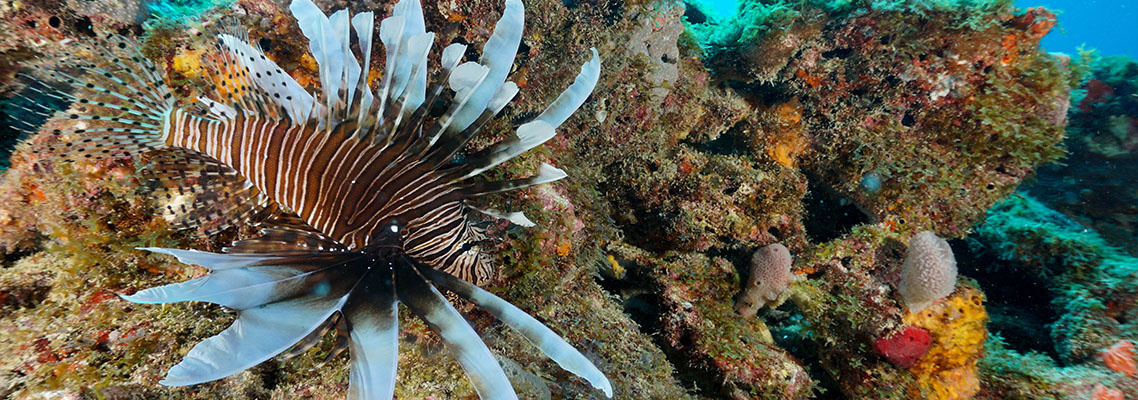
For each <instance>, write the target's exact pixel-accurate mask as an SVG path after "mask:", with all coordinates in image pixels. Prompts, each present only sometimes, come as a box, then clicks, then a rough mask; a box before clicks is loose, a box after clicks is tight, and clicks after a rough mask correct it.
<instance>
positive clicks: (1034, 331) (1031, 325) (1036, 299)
mask: <svg viewBox="0 0 1138 400" xmlns="http://www.w3.org/2000/svg"><path fill="white" fill-rule="evenodd" d="M971 240H972V239H963V240H953V241H950V242H949V244H950V245H951V246H952V251H953V253H954V254H955V255H956V264H957V266H958V268H959V269H960V274H961V275H964V276H967V277H970V278H973V279H975V280H976V281H977V282H978V283H979V284H980V288H981V289H983V291H984V296H985V297H986V298H987V300H986V301H985V302H984V306H985V308H986V309H987V311H988V317H989V318H990V321H989V322H988V329H989V330H990V331H991V332H993V333H996V334H998V335H1000V336H1001V337H1003V338H1004V340H1005V342H1006V344H1007V346H1008V347H1009V348H1011V349H1013V350H1016V351H1018V352H1020V353H1024V354H1026V353H1028V352H1032V351H1034V352H1037V353H1042V354H1046V355H1048V356H1049V357H1051V358H1052V359H1054V360H1056V361H1058V360H1060V357H1059V353H1058V352H1057V350H1056V347H1055V342H1054V341H1052V339H1051V324H1052V323H1054V322H1055V321H1056V320H1058V318H1059V315H1058V314H1057V313H1056V312H1055V309H1054V308H1053V306H1052V300H1053V297H1054V294H1053V293H1051V290H1050V289H1049V288H1048V287H1047V286H1048V285H1047V282H1046V278H1044V277H1041V276H1039V274H1038V273H1035V272H1032V271H1028V270H1025V269H1023V268H1016V267H1015V266H1014V265H1011V264H1010V263H1009V262H1007V261H1002V260H1000V259H999V258H997V257H994V256H993V255H991V254H990V253H988V252H986V251H984V249H983V245H979V244H978V243H977V245H975V246H973V245H969V242H970V241H971Z"/></svg>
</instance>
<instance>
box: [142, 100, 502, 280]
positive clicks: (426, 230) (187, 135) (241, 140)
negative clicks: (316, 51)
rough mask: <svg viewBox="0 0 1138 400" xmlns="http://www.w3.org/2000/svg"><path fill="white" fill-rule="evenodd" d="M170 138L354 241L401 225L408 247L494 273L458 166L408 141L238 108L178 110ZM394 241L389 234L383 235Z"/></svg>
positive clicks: (454, 265)
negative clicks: (232, 111) (199, 112)
mask: <svg viewBox="0 0 1138 400" xmlns="http://www.w3.org/2000/svg"><path fill="white" fill-rule="evenodd" d="M165 126H167V127H168V132H167V134H166V135H165V138H164V139H165V141H166V144H167V145H168V146H172V147H180V148H185V149H190V150H194V151H197V152H200V153H203V154H206V155H208V156H210V157H212V158H214V159H217V160H218V161H220V162H221V163H223V164H225V165H227V166H229V167H231V168H233V169H234V170H236V171H237V172H238V173H239V174H240V175H241V176H243V177H244V178H245V179H247V180H248V181H249V182H250V183H251V184H252V185H253V186H254V187H256V188H257V189H258V190H259V191H260V192H261V193H263V194H265V195H266V196H268V197H269V198H270V199H272V200H273V201H276V202H277V203H278V204H280V205H281V206H284V207H285V208H287V209H289V210H292V211H293V212H295V213H296V214H297V215H298V216H300V217H301V219H303V220H304V221H305V222H307V223H308V225H309V226H311V227H312V228H315V230H316V231H319V232H321V233H323V234H324V235H326V236H328V237H329V238H331V239H333V240H335V241H337V242H339V243H342V244H343V245H344V246H346V247H347V248H348V249H363V248H365V247H367V246H369V245H375V244H379V243H375V242H374V240H376V239H375V238H378V237H381V236H385V235H387V234H388V233H387V232H383V231H382V230H385V229H390V227H391V226H393V225H394V226H396V227H398V229H399V233H400V238H401V239H402V240H401V246H402V247H403V248H404V251H405V252H406V253H407V254H408V255H411V256H413V257H415V258H417V259H419V260H420V261H423V262H425V263H427V264H428V265H431V266H434V267H436V268H439V269H442V270H444V271H446V272H448V273H452V274H454V275H456V276H459V277H460V278H463V279H465V280H469V281H473V282H484V281H486V280H487V279H489V278H490V277H491V275H492V273H493V270H492V267H491V265H490V263H489V260H488V259H487V257H486V256H485V255H484V254H483V253H482V252H481V251H480V249H479V248H478V246H477V242H478V241H480V240H482V239H483V238H484V236H483V234H482V233H481V232H479V231H478V230H477V229H475V228H474V227H472V226H471V224H470V222H469V219H468V218H467V215H466V211H465V210H464V209H463V205H462V200H463V199H464V198H465V197H466V194H465V193H464V192H463V190H462V188H463V187H462V186H461V185H459V184H458V183H456V182H455V180H456V178H457V176H456V174H455V173H448V171H446V170H436V169H435V168H434V167H433V166H431V165H428V163H424V162H420V160H419V158H410V157H409V156H411V157H413V156H415V154H410V155H408V154H407V152H406V151H405V150H407V147H408V146H410V143H386V144H382V143H381V144H376V143H373V140H372V139H370V138H371V137H372V136H373V135H369V134H366V133H365V134H361V133H360V132H356V131H355V129H354V124H341V125H340V126H338V127H337V128H335V129H333V130H331V131H330V132H324V131H320V130H317V129H316V128H315V124H306V125H303V126H297V125H294V124H292V123H290V122H289V121H288V120H277V119H274V118H266V117H260V116H255V115H254V116H244V115H238V116H236V117H234V118H233V119H231V120H213V119H207V118H202V117H198V116H194V115H191V114H188V113H186V112H184V111H182V110H180V109H178V110H174V111H173V112H171V113H170V114H169V117H168V120H167V123H166V124H165ZM384 244H390V243H384Z"/></svg>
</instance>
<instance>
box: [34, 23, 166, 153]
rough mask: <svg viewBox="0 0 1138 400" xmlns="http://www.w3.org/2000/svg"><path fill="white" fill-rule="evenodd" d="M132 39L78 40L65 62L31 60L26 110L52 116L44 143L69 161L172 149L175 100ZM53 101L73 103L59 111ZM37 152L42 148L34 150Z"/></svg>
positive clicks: (62, 60) (48, 117)
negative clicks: (171, 118) (168, 140)
mask: <svg viewBox="0 0 1138 400" xmlns="http://www.w3.org/2000/svg"><path fill="white" fill-rule="evenodd" d="M139 48H140V46H139V45H138V43H137V42H135V41H134V40H132V39H129V38H126V37H122V36H118V35H110V36H107V37H106V38H99V39H91V40H90V41H76V42H74V43H73V44H72V47H71V48H70V49H69V51H66V52H65V53H64V54H62V55H61V56H60V57H59V59H53V60H50V61H48V60H44V59H38V60H36V61H35V62H33V63H32V67H33V69H32V71H31V73H30V74H22V75H21V76H22V77H23V78H24V79H25V80H26V81H27V88H28V90H27V92H26V93H27V95H24V98H23V99H22V100H23V102H24V103H26V104H28V105H27V106H25V107H23V108H24V111H26V112H29V113H33V114H36V115H40V116H43V117H46V118H47V119H48V121H47V123H46V124H45V125H44V126H43V128H42V129H40V130H41V131H46V133H49V134H50V135H52V136H54V137H55V138H54V139H51V140H45V141H43V144H41V145H39V146H40V147H42V148H39V149H36V150H46V151H47V152H48V153H51V154H55V155H58V156H59V157H62V158H64V159H67V160H83V159H87V160H91V159H96V160H97V159H105V158H111V157H128V156H131V155H135V154H140V153H145V152H149V151H152V150H155V149H160V148H164V147H165V135H166V134H167V133H168V128H167V125H166V119H167V117H168V116H169V115H170V113H171V112H172V111H173V110H174V108H175V104H176V100H175V98H174V95H173V94H172V93H171V92H170V89H169V88H168V87H167V86H166V84H165V82H164V81H163V80H162V78H161V75H160V74H159V71H158V69H157V68H156V67H155V66H154V64H153V63H152V62H150V60H148V59H147V58H146V57H143V56H142V54H141V53H139V50H138V49H139ZM46 102H62V103H67V104H70V105H71V106H70V107H69V108H68V109H66V110H64V111H61V112H54V110H53V109H52V107H49V106H48V105H47V104H45V103H46ZM34 149H35V148H34Z"/></svg>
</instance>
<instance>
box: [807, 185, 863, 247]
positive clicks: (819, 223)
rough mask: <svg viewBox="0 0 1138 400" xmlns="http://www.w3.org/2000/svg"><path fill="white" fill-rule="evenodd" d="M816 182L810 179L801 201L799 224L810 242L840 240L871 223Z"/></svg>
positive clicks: (850, 203)
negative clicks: (801, 213)
mask: <svg viewBox="0 0 1138 400" xmlns="http://www.w3.org/2000/svg"><path fill="white" fill-rule="evenodd" d="M820 181H821V179H818V178H817V177H814V176H810V177H809V180H808V182H809V183H808V188H807V191H806V197H804V198H803V199H802V202H803V204H804V206H805V208H806V216H805V218H804V219H803V221H802V224H803V225H804V226H805V227H806V235H807V236H809V237H810V240H811V241H812V242H814V243H823V242H828V241H831V240H834V239H837V238H840V237H842V236H844V235H845V234H847V233H850V231H851V230H852V229H853V228H854V227H855V226H858V225H861V224H866V223H870V222H871V221H870V218H869V216H868V215H865V213H863V212H862V211H861V210H860V209H858V207H857V205H856V204H854V202H852V201H850V200H849V199H846V198H845V197H842V196H841V195H840V194H838V193H837V192H836V191H834V190H831V189H829V188H827V187H824V186H823V184H821V183H819V182H820Z"/></svg>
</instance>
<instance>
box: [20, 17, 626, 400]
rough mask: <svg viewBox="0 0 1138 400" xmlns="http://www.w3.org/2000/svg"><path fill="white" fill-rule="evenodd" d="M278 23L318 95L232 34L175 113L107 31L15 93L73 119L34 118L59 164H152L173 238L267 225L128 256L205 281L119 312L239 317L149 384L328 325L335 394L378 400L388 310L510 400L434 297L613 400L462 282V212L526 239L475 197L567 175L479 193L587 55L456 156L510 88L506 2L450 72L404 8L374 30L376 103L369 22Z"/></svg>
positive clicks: (564, 104)
mask: <svg viewBox="0 0 1138 400" xmlns="http://www.w3.org/2000/svg"><path fill="white" fill-rule="evenodd" d="M289 9H290V10H291V12H292V15H293V16H294V17H295V18H296V20H297V22H298V24H299V26H300V29H301V32H302V33H303V34H304V36H305V37H307V39H308V41H309V48H310V50H311V55H312V57H313V58H314V59H315V60H316V62H317V65H318V67H319V78H320V90H319V92H318V93H316V94H315V95H314V94H312V93H309V92H307V91H306V90H305V89H304V87H303V86H301V85H300V84H298V83H297V81H296V80H294V79H293V78H292V77H291V76H290V75H289V74H287V73H285V72H284V71H282V70H281V69H280V68H279V67H278V66H277V64H276V63H275V62H274V61H273V60H271V59H269V58H267V57H266V56H265V54H264V52H263V51H262V49H261V48H260V47H259V46H258V45H257V44H252V43H250V41H249V40H248V37H247V33H245V32H243V31H242V30H241V29H237V28H233V27H232V26H230V28H232V29H220V30H219V31H224V32H222V33H219V34H218V35H217V38H216V39H217V40H216V44H215V50H216V52H215V53H216V54H212V55H211V56H210V57H206V58H205V60H206V61H207V62H208V63H207V65H206V67H207V68H203V70H204V71H205V72H206V73H207V74H210V77H211V78H212V81H213V82H214V89H215V92H216V95H215V96H214V97H215V98H213V99H209V98H204V97H199V98H198V102H197V103H194V104H193V105H192V106H190V107H179V106H178V105H177V101H176V99H175V96H174V95H173V94H172V93H171V91H170V89H169V88H168V87H167V86H166V85H165V83H164V81H163V78H162V76H161V75H160V74H159V73H158V70H157V69H156V68H155V66H154V64H153V63H152V62H150V61H149V60H147V59H146V58H145V57H143V56H142V55H141V53H140V52H139V50H138V47H139V46H138V45H137V43H136V42H133V41H131V40H130V39H127V38H124V37H121V36H117V35H109V36H107V37H105V38H96V39H92V41H91V42H88V43H82V44H79V45H80V46H82V50H81V51H77V52H75V53H74V55H75V56H77V57H80V58H83V59H84V60H94V61H84V62H80V63H79V64H78V66H77V67H76V68H77V69H78V70H80V71H79V72H75V70H64V69H56V70H49V71H45V72H42V73H43V74H46V76H47V77H49V78H43V79H40V80H36V81H34V82H33V83H38V85H34V84H31V85H30V86H29V88H30V89H32V90H34V91H35V93H36V94H38V95H41V96H48V97H50V98H52V99H55V100H57V101H62V102H67V103H70V104H72V111H66V112H63V113H59V114H54V117H53V120H52V121H49V122H51V123H53V124H55V125H56V126H62V128H59V129H49V128H50V127H47V128H44V130H45V131H48V130H50V132H51V134H54V135H56V136H57V137H58V140H57V141H55V142H53V144H50V145H48V146H49V148H48V149H47V150H49V151H51V152H54V153H53V154H57V155H59V156H61V157H63V158H64V159H66V160H82V159H96V160H100V159H108V158H114V157H124V156H132V155H145V156H148V157H149V160H150V162H149V164H147V165H145V166H143V173H144V174H145V176H147V177H149V178H150V179H151V181H152V182H155V183H156V184H157V187H156V188H155V190H154V192H153V193H156V198H157V199H158V200H159V201H160V202H161V204H163V205H164V206H165V207H164V213H165V214H164V215H165V217H167V219H168V220H169V221H170V222H172V223H173V224H175V225H176V226H178V227H181V228H199V232H202V231H204V232H205V233H213V232H216V230H217V229H218V228H219V227H225V226H229V225H231V224H232V223H234V222H235V221H238V220H243V219H247V218H248V216H249V215H251V214H252V213H254V212H267V213H269V214H270V215H271V217H268V218H267V219H266V221H265V222H264V223H263V224H264V226H263V229H262V230H261V231H260V233H259V236H257V237H254V238H251V239H245V240H239V241H236V242H234V243H233V244H232V245H231V247H227V248H225V249H224V250H223V252H222V253H212V252H204V251H195V250H179V249H169V248H145V249H143V250H148V251H150V252H154V253H162V254H166V255H170V256H173V257H176V258H177V260H178V261H180V262H182V263H185V264H194V265H200V266H203V267H206V268H207V269H209V270H210V273H209V274H208V275H206V276H204V277H202V278H198V279H192V280H189V281H185V282H181V283H175V284H170V285H166V286H160V287H155V288H150V289H146V290H142V291H139V292H137V293H135V294H133V295H124V296H122V297H123V298H124V299H126V300H129V301H132V302H136V303H146V304H157V303H171V302H183V301H202V302H209V303H215V304H219V305H222V306H224V307H227V308H229V309H233V310H236V311H237V318H236V320H235V322H233V324H232V325H231V326H229V327H228V328H227V329H225V330H224V331H223V332H221V333H220V334H218V335H216V336H213V337H210V338H208V339H206V340H204V341H202V342H200V343H198V344H196V345H195V346H194V347H193V348H192V349H191V350H190V351H189V353H188V354H186V356H185V357H184V359H183V360H182V361H181V362H180V363H179V364H177V365H175V366H174V367H173V368H171V369H170V371H169V372H168V373H167V375H166V376H165V378H164V379H163V380H162V381H161V383H162V384H164V385H169V386H184V385H193V384H198V383H202V382H208V381H213V380H216V379H220V378H224V377H227V376H230V375H233V374H236V373H238V372H241V371H243V370H245V369H248V368H250V367H253V366H255V365H257V364H259V363H261V362H264V361H266V360H268V359H270V358H272V357H274V356H277V355H278V354H281V353H283V352H286V351H290V350H291V352H292V353H296V352H299V351H303V350H305V349H307V348H311V347H312V346H314V345H315V344H316V343H317V342H318V341H319V339H320V338H321V337H322V336H323V335H324V333H325V332H328V331H329V330H332V329H336V330H337V332H339V335H338V338H339V341H340V342H339V343H338V346H337V347H338V348H341V349H344V348H346V349H347V350H348V351H349V354H350V359H351V372H350V377H349V397H350V398H359V399H390V398H392V396H393V393H394V385H395V376H396V364H397V341H398V332H399V328H398V327H399V321H398V314H397V311H398V305H399V304H400V303H402V304H403V305H405V306H406V307H407V308H408V309H409V310H410V311H411V312H412V313H413V314H415V315H416V316H417V317H418V318H420V319H422V320H423V321H425V322H426V324H427V326H428V327H429V328H430V329H431V330H432V331H434V332H435V333H436V334H437V335H438V336H439V338H440V339H441V341H442V342H443V343H444V344H445V346H446V347H447V349H448V350H449V351H450V352H451V353H452V355H453V356H454V357H455V358H456V359H457V361H458V363H459V365H460V366H461V367H462V368H463V369H464V370H465V372H466V374H467V376H468V377H469V379H470V381H471V383H472V384H473V386H474V388H475V390H476V391H477V392H478V394H479V396H480V397H481V398H486V399H513V398H517V395H516V394H515V393H514V390H513V387H512V386H511V384H510V382H509V380H508V379H507V377H506V375H505V374H504V373H503V370H502V368H501V366H500V365H499V363H498V361H497V360H496V359H495V357H494V355H492V354H491V352H490V350H489V349H488V348H487V347H486V345H485V344H484V343H483V342H482V340H481V339H480V338H479V336H478V334H477V333H476V332H475V331H474V329H473V328H472V327H471V326H470V324H469V323H468V322H467V321H466V320H465V319H464V318H463V316H462V315H461V314H459V313H458V312H457V311H456V310H455V308H454V307H453V306H452V305H451V303H450V302H449V300H447V298H446V297H445V296H444V295H443V294H442V292H440V290H439V288H441V289H445V290H446V291H449V292H451V293H453V294H454V295H457V296H458V297H460V298H463V299H465V300H467V301H469V302H471V303H473V304H474V305H476V306H478V307H480V308H482V309H483V310H485V311H486V312H488V313H489V314H490V315H492V316H494V317H496V318H497V319H498V320H500V321H502V322H503V323H504V324H506V325H507V326H509V327H511V328H513V329H514V330H515V331H517V332H519V333H520V334H521V335H522V336H524V337H525V338H526V339H528V340H529V341H530V342H531V343H532V344H533V345H535V346H536V347H537V348H538V349H540V350H541V351H542V352H544V353H545V354H546V355H547V356H549V357H550V358H551V359H553V360H554V361H555V362H557V363H558V364H559V365H560V366H561V367H562V368H564V369H566V370H568V371H569V372H572V373H574V374H576V375H578V376H580V377H582V378H584V379H585V380H586V381H588V382H589V383H590V384H591V385H593V386H594V387H596V388H598V389H600V390H602V391H603V392H604V393H605V394H606V395H607V396H608V397H612V385H611V384H610V383H609V381H608V380H607V379H606V378H605V376H604V375H603V374H602V373H601V372H600V370H599V369H597V367H596V366H594V365H593V363H592V362H590V361H589V360H588V359H587V358H586V357H585V356H584V355H582V354H581V353H580V352H578V351H577V350H576V349H574V348H573V347H572V346H570V345H569V344H568V343H566V341H565V340H564V339H562V338H561V337H560V336H558V335H557V334H556V333H554V332H553V331H552V330H550V329H549V328H548V327H546V326H545V325H543V324H542V323H541V322H539V321H538V320H537V319H535V318H533V317H532V316H530V315H528V314H527V313H525V312H523V311H521V310H520V309H518V308H517V307H515V306H513V305H511V304H509V303H508V302H506V301H504V300H502V299H500V298H498V297H496V296H494V295H493V294H491V293H490V292H488V291H486V290H484V289H481V288H479V287H478V286H476V285H475V284H472V283H470V282H468V281H475V282H479V281H483V280H485V279H486V278H488V276H489V274H491V273H492V266H491V265H490V260H489V256H488V255H487V254H485V253H484V251H483V250H482V249H481V245H482V244H485V241H486V240H487V236H488V234H487V233H486V232H485V230H484V228H481V227H479V226H478V225H477V224H476V223H474V222H473V221H472V220H471V218H470V217H469V215H468V214H469V213H471V212H472V210H473V211H478V212H481V213H484V214H487V215H490V216H493V217H497V218H503V219H507V220H509V221H511V222H513V223H516V224H518V225H526V226H529V225H533V224H532V222H530V221H529V220H528V219H527V218H526V217H525V216H524V215H522V214H521V213H517V212H514V213H506V212H500V211H495V210H492V209H484V208H478V207H477V206H475V205H474V204H473V203H474V202H473V201H472V200H474V199H475V198H478V197H480V196H485V195H489V194H495V193H502V192H508V191H513V190H518V189H523V188H526V187H530V186H534V185H539V184H543V183H548V182H552V181H555V180H558V179H561V178H564V177H566V174H565V172H563V171H562V170H560V169H558V168H555V167H553V166H550V165H548V164H543V165H542V166H541V167H540V169H539V171H538V173H537V174H536V175H534V176H532V177H529V178H524V179H517V180H508V181H496V182H488V181H486V180H485V179H475V178H476V177H479V176H480V175H481V174H482V173H483V172H484V171H487V170H488V169H491V168H494V167H495V166H498V165H500V164H502V163H503V162H505V161H507V160H510V159H511V158H514V157H515V156H518V155H520V154H522V153H524V152H526V151H528V150H530V149H532V148H534V147H536V146H539V145H541V144H542V143H544V142H545V141H547V140H549V139H550V138H552V137H553V136H554V135H555V128H557V127H558V126H559V125H560V124H561V123H562V122H564V121H565V120H566V119H567V118H569V116H570V115H571V114H573V112H575V111H576V110H577V108H578V107H580V106H581V104H583V103H584V102H585V100H586V98H587V97H588V96H589V95H590V94H591V93H592V90H593V87H594V86H595V85H596V83H597V80H598V78H599V74H600V60H599V58H598V57H597V53H596V49H592V50H591V52H592V55H591V59H590V60H589V61H588V62H587V63H585V64H584V65H583V66H582V67H581V72H580V74H579V75H578V76H577V77H576V79H575V80H574V81H573V83H572V84H571V85H570V86H569V87H568V88H567V89H566V90H565V91H564V92H563V93H561V94H560V96H558V97H557V98H556V99H555V100H554V101H553V103H552V104H550V105H549V106H548V107H547V108H545V110H544V111H543V112H541V113H540V114H539V115H537V117H536V118H534V119H533V120H532V121H529V122H527V123H524V124H521V125H520V126H518V127H517V130H516V132H515V133H516V135H514V136H511V137H509V138H507V139H505V140H502V141H500V142H498V143H497V144H494V145H491V146H489V147H487V148H485V149H483V150H481V151H477V152H474V153H472V154H469V155H465V157H464V158H461V159H460V157H459V156H460V155H461V154H462V151H463V148H464V147H465V146H466V145H467V144H468V142H469V141H470V140H471V138H472V137H473V136H474V135H475V134H476V133H477V132H478V131H479V130H480V129H481V128H482V127H483V126H484V125H486V123H487V122H488V121H490V120H491V119H493V118H494V117H495V116H496V115H497V114H498V113H499V112H500V111H501V110H502V109H503V107H505V106H506V104H507V103H508V102H509V101H510V100H511V99H512V98H513V97H514V96H515V95H516V94H517V93H518V85H517V84H515V83H513V82H508V81H506V78H507V75H508V74H509V72H510V69H511V67H512V65H513V62H514V57H515V56H516V54H517V51H518V46H519V42H520V40H521V36H522V30H523V27H524V9H523V6H522V3H521V1H519V0H507V1H506V3H505V10H504V11H503V15H502V17H501V19H500V20H499V21H498V22H497V24H496V25H495V27H494V31H493V33H492V34H491V36H490V38H489V39H488V40H487V41H486V42H485V44H484V45H483V48H482V52H481V57H480V59H479V61H477V62H475V61H468V62H462V60H463V57H464V55H465V53H466V46H465V45H463V44H460V43H455V44H450V45H449V46H447V47H446V48H444V49H443V51H442V54H441V56H440V57H439V58H440V61H439V63H440V64H441V66H440V68H438V69H436V70H435V71H436V72H434V73H431V74H429V73H428V72H429V70H430V68H428V60H427V58H428V53H429V52H430V49H431V47H432V45H433V44H434V42H435V35H434V33H432V32H427V31H426V30H425V21H424V17H423V10H422V6H421V5H420V4H419V2H418V0H401V1H399V2H398V3H397V4H396V5H395V7H394V12H393V15H392V16H390V17H388V18H385V19H383V21H382V22H381V23H380V26H379V30H378V31H379V40H380V41H381V42H382V43H383V46H384V48H385V51H386V66H385V70H384V74H383V76H382V80H381V84H380V85H379V88H378V91H373V89H372V88H371V86H370V84H369V82H370V81H369V79H368V78H369V77H368V75H369V74H368V70H369V67H368V66H369V65H370V61H371V54H370V51H371V48H372V42H373V37H372V35H373V31H374V30H375V29H374V23H375V21H374V18H373V15H372V13H370V12H365V13H360V14H357V15H355V16H354V17H349V13H348V11H347V10H340V11H337V12H335V13H332V14H331V15H330V16H328V15H326V14H324V12H323V11H321V10H320V8H319V7H317V6H316V5H315V4H313V3H312V2H311V1H310V0H293V1H292V3H291V5H290V6H289ZM229 25H232V24H229ZM353 31H354V32H355V39H357V40H356V42H355V43H357V44H358V46H359V49H360V53H362V54H361V55H360V57H359V58H357V57H356V55H355V54H354V53H353V49H352V43H353V42H352V39H353V37H352V32H353ZM428 75H432V76H430V78H431V85H430V86H428V84H427V83H428V78H429V76H428ZM447 88H449V90H444V89H447ZM49 111H50V110H48V109H46V108H44V109H42V110H38V111H37V112H39V113H40V114H42V115H45V116H49V115H52V113H50V112H49ZM206 227H212V229H213V230H205V228H206Z"/></svg>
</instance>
